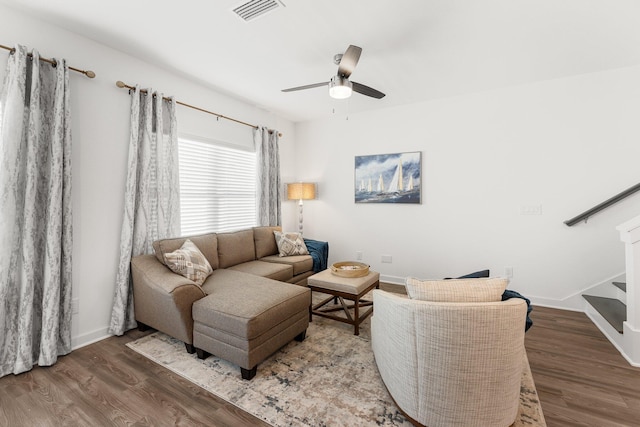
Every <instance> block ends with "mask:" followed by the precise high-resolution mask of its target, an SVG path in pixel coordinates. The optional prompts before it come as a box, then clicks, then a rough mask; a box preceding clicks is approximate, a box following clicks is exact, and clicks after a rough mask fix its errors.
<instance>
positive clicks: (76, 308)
mask: <svg viewBox="0 0 640 427" xmlns="http://www.w3.org/2000/svg"><path fill="white" fill-rule="evenodd" d="M78 312H80V300H78V298H74V299H72V300H71V314H78Z"/></svg>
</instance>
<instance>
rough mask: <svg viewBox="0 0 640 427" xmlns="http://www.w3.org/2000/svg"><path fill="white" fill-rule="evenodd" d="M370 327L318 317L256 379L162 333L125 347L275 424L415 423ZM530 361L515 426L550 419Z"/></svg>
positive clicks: (264, 364)
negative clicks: (396, 396) (379, 359)
mask: <svg viewBox="0 0 640 427" xmlns="http://www.w3.org/2000/svg"><path fill="white" fill-rule="evenodd" d="M370 330H371V323H370V321H369V319H368V320H367V321H366V322H364V323H363V324H361V326H360V335H359V336H355V335H353V327H352V326H349V325H346V324H342V323H339V322H335V321H332V320H327V319H323V318H315V317H314V319H313V322H312V323H311V324H310V325H309V329H308V330H307V338H306V339H305V340H304V341H303V342H297V341H292V342H291V343H289V344H288V345H287V346H285V347H284V348H282V349H281V350H280V351H278V352H277V353H275V354H274V355H273V356H271V357H270V358H269V359H267V360H265V361H264V362H262V363H260V364H259V365H258V373H257V374H256V376H255V377H254V378H253V380H251V381H244V380H242V379H241V377H240V369H239V368H238V367H237V366H235V365H233V364H231V363H229V362H227V361H225V360H222V359H219V358H216V357H214V356H210V357H209V358H207V359H206V360H200V359H198V358H197V357H196V355H195V354H188V353H187V352H186V350H185V348H184V343H182V342H181V341H178V340H175V339H173V338H171V337H169V336H167V335H165V334H163V333H160V332H155V333H153V334H151V335H148V336H146V337H143V338H140V339H138V340H137V341H134V342H131V343H129V344H127V346H129V347H130V348H131V349H133V350H134V351H136V352H138V353H140V354H142V355H144V356H146V357H147V358H149V359H151V360H153V361H154V362H156V363H158V364H160V365H162V366H164V367H166V368H167V369H170V370H171V371H173V372H175V373H177V374H178V375H180V376H182V377H184V378H186V379H187V380H189V381H191V382H193V383H195V384H197V385H199V386H201V387H202V388H204V389H206V390H207V391H209V392H211V393H213V394H215V395H216V396H218V397H220V398H222V399H224V400H226V401H228V402H230V403H232V404H233V405H235V406H237V407H239V408H240V409H242V410H244V411H246V412H249V413H251V414H253V415H255V416H256V417H258V418H260V419H262V420H264V421H266V422H267V423H269V424H271V425H273V426H327V425H331V426H351V427H352V426H370V425H371V426H410V425H411V423H410V422H409V421H408V420H407V419H405V417H404V416H403V415H402V414H401V413H400V411H399V410H398V408H397V407H396V405H395V404H394V403H393V400H392V399H391V396H390V395H389V393H388V392H387V390H386V389H385V387H384V384H383V383H382V380H381V379H380V374H379V373H378V369H377V367H376V364H375V360H374V357H373V352H372V350H371V341H370V336H371V334H370ZM524 364H525V369H524V373H523V376H522V387H521V395H520V411H519V413H518V418H517V419H516V422H515V424H514V426H517V427H520V426H545V425H546V424H545V421H544V416H543V414H542V410H541V408H540V402H539V400H538V395H537V392H536V388H535V385H534V383H533V379H532V377H531V370H530V369H529V363H528V361H527V360H526V358H525V360H524Z"/></svg>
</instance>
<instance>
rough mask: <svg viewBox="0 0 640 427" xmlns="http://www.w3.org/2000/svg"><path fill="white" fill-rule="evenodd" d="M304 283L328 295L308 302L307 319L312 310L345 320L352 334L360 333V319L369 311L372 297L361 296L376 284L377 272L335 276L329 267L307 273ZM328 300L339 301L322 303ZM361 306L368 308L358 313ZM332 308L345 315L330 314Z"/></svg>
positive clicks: (371, 308)
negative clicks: (308, 274) (351, 329)
mask: <svg viewBox="0 0 640 427" xmlns="http://www.w3.org/2000/svg"><path fill="white" fill-rule="evenodd" d="M307 283H308V286H309V288H310V289H311V290H312V291H315V292H320V293H323V294H328V295H331V296H330V297H329V298H327V299H325V300H323V301H322V302H320V303H318V304H315V305H311V307H310V308H309V310H310V313H309V320H311V317H312V315H313V314H315V315H316V316H322V317H326V318H328V319H333V320H337V321H339V322H343V323H348V324H350V325H353V329H354V330H353V334H354V335H360V323H362V321H363V320H364V319H366V318H367V316H370V315H371V313H373V301H367V300H363V299H361V298H362V297H363V296H364V295H365V294H366V293H367V292H370V291H371V290H373V289H374V288H375V289H377V288H379V287H380V273H377V272H375V271H369V274H367V275H366V276H363V277H353V278H347V277H341V276H337V275H335V274H333V273H332V272H331V270H324V271H321V272H319V273H316V274H314V275H313V276H310V277H309V278H308V279H307ZM345 299H346V300H349V301H352V303H351V304H347V303H346V302H345ZM331 300H334V301H336V300H337V301H339V302H340V305H339V306H337V307H325V305H327V304H328V303H329V302H330V301H331ZM337 301H336V302H337ZM363 307H369V308H368V309H367V310H365V311H364V312H362V313H360V309H361V308H363ZM351 309H353V315H351V311H350V310H351ZM335 312H344V314H345V315H346V317H342V316H337V315H335V314H333V313H335Z"/></svg>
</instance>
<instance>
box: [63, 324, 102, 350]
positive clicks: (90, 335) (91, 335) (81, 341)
mask: <svg viewBox="0 0 640 427" xmlns="http://www.w3.org/2000/svg"><path fill="white" fill-rule="evenodd" d="M108 331H109V328H108V327H104V328H100V329H96V330H95V331H91V332H87V333H84V334H82V335H78V336H76V337H71V350H77V349H79V348H81V347H84V346H87V345H89V344H93V343H95V342H98V341H102V340H103V339H105V338H109V337H110V336H112V334H110V333H109V332H108Z"/></svg>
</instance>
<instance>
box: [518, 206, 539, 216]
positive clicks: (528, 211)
mask: <svg viewBox="0 0 640 427" xmlns="http://www.w3.org/2000/svg"><path fill="white" fill-rule="evenodd" d="M520 215H542V205H522V206H520Z"/></svg>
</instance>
